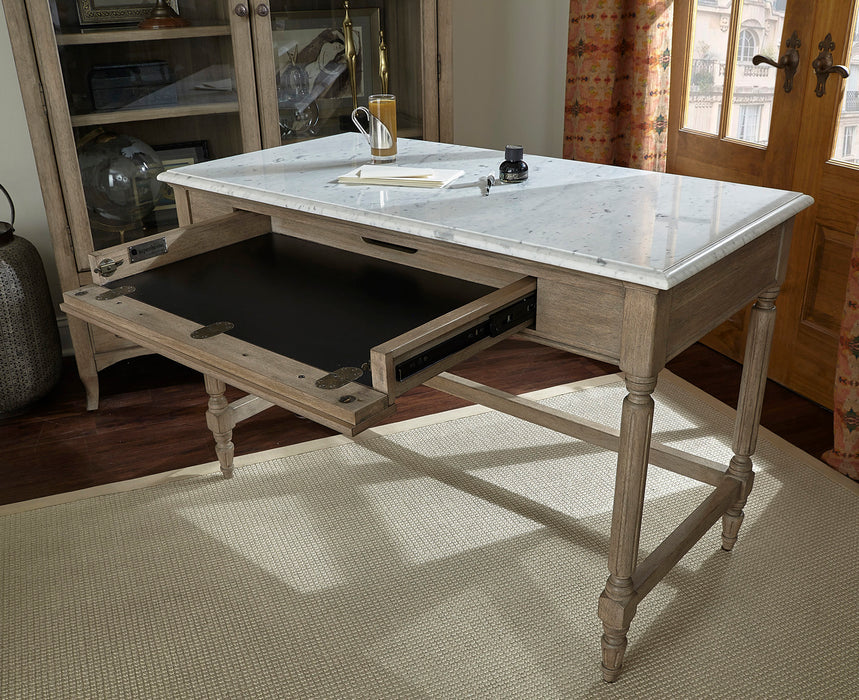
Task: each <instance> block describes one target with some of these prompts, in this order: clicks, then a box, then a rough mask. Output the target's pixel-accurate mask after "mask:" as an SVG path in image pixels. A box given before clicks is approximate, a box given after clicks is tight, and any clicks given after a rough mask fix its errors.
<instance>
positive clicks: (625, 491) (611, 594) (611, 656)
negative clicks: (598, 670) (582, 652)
mask: <svg viewBox="0 0 859 700" xmlns="http://www.w3.org/2000/svg"><path fill="white" fill-rule="evenodd" d="M626 388H627V391H628V392H629V393H628V395H627V396H626V398H625V399H624V400H623V411H622V413H621V422H620V444H619V449H618V455H617V479H616V483H615V489H614V510H613V513H612V521H611V541H610V543H609V558H608V568H609V572H610V575H609V577H608V581H607V582H606V585H605V590H604V591H603V593H602V595H601V596H600V601H599V617H600V619H601V620H602V622H603V636H602V673H603V678H604V679H605V680H606V681H608V682H609V683H611V682H613V681H615V680H617V677H618V676H619V675H620V669H621V666H622V664H623V655H624V652H625V651H626V634H627V632H628V630H629V623H630V622H631V621H632V618H633V617H634V616H635V611H636V604H635V603H633V602H632V596H633V593H634V591H633V587H632V574H633V572H634V571H635V567H636V564H637V561H638V541H639V537H640V535H641V514H642V511H643V509H644V486H645V481H646V479H647V456H648V453H649V451H650V435H651V430H652V427H653V397H652V394H653V390H654V389H655V388H656V377H650V378H646V379H641V378H631V377H627V379H626Z"/></svg>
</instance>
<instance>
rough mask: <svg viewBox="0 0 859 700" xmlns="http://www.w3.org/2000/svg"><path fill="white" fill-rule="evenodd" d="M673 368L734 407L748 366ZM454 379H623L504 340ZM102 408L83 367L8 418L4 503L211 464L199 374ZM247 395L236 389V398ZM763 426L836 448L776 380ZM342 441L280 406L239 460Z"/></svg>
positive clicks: (692, 359) (136, 369)
mask: <svg viewBox="0 0 859 700" xmlns="http://www.w3.org/2000/svg"><path fill="white" fill-rule="evenodd" d="M668 369H670V370H671V371H672V372H674V373H675V374H676V375H678V376H680V377H682V378H683V379H685V380H687V381H689V382H691V383H692V384H695V385H696V386H698V387H700V388H701V389H703V390H704V391H706V392H708V393H710V394H712V395H713V396H715V397H716V398H718V399H719V400H721V401H723V402H725V403H727V404H729V405H731V406H732V407H736V400H737V393H738V390H739V377H740V366H739V365H738V364H737V363H735V362H733V361H732V360H729V359H728V358H726V357H724V356H722V355H720V354H718V353H716V352H715V351H713V350H710V349H709V348H706V347H705V346H703V345H700V344H696V345H693V346H692V347H690V348H689V349H688V350H686V351H685V352H683V353H682V354H681V355H679V356H678V357H676V358H675V359H674V360H672V361H671V362H670V363H669V364H668ZM454 371H455V372H456V373H457V374H461V375H462V376H465V377H468V378H470V379H473V380H475V381H479V382H484V383H487V384H490V385H491V386H494V387H497V388H499V389H502V390H504V391H509V392H512V393H522V392H526V391H532V390H534V389H540V388H543V387H549V386H554V385H556V384H561V383H564V382H571V381H578V380H581V379H587V378H590V377H595V376H600V375H603V374H608V373H612V372H616V371H617V368H616V367H613V366H611V365H607V364H605V363H601V362H596V361H593V360H589V359H586V358H582V357H576V356H573V355H569V354H568V353H564V352H561V351H558V350H553V349H551V348H547V347H543V346H539V345H534V344H532V343H529V342H526V341H521V340H507V341H504V342H503V343H500V344H499V345H497V346H495V347H494V348H491V349H489V350H486V351H484V352H483V353H481V354H480V355H478V356H477V357H475V358H472V359H471V360H468V361H466V362H464V363H462V364H461V365H459V366H458V367H457V368H456V369H455V370H454ZM100 377H101V403H100V408H99V410H98V411H94V412H87V411H86V408H85V401H84V392H83V387H82V386H81V384H80V381H79V379H78V377H77V372H76V370H75V366H74V362H73V361H72V360H66V361H65V365H64V371H63V376H62V379H61V381H60V383H59V385H58V386H57V387H56V389H55V390H54V391H52V392H51V394H49V395H48V396H47V397H46V398H44V399H42V400H41V401H39V402H37V403H36V404H34V405H32V406H30V407H28V408H27V409H25V410H24V411H23V412H21V413H19V414H18V415H14V416H5V417H0V444H2V445H3V448H2V452H0V485H2V487H0V504H4V503H15V502H18V501H22V500H26V499H30V498H36V497H39V496H47V495H51V494H55V493H62V492H65V491H71V490H75V489H81V488H86V487H89V486H96V485H100V484H104V483H110V482H114V481H120V480H124V479H131V478H134V477H139V476H145V475H148V474H155V473H158V472H162V471H167V470H171V469H178V468H181V467H187V466H192V465H195V464H200V463H204V462H210V461H214V459H215V454H214V443H213V441H212V436H211V433H210V432H209V431H208V429H207V428H206V424H205V418H204V412H205V409H206V394H205V391H204V389H203V382H202V377H201V376H200V375H199V374H197V373H196V372H193V371H191V370H188V369H186V368H184V367H181V366H180V365H177V364H175V363H173V362H170V361H169V360H165V359H164V358H161V357H159V356H155V355H151V356H146V357H139V358H135V359H133V360H127V361H125V362H122V363H119V364H117V365H115V366H113V367H110V368H108V369H106V370H104V371H103V372H102V373H101V374H100ZM240 395H241V394H240V392H237V391H235V390H230V392H228V398H230V399H231V400H232V399H234V398H237V397H238V396H240ZM462 405H465V402H463V401H460V400H459V399H455V398H453V397H450V396H448V395H446V394H442V393H439V392H437V391H434V390H432V389H428V388H426V387H418V388H417V389H414V390H412V391H410V392H409V393H408V394H406V395H404V396H403V397H402V398H401V399H400V400H399V401H398V403H397V412H396V414H395V415H394V416H393V417H392V418H390V419H389V422H393V421H400V420H405V419H407V418H413V417H416V416H419V415H425V414H429V413H435V412H438V411H444V410H447V409H450V408H456V407H459V406H462ZM761 423H762V424H763V425H764V426H765V427H767V428H769V429H770V430H772V431H773V432H775V433H776V434H777V435H780V436H781V437H783V438H785V439H786V440H788V441H789V442H791V443H793V444H794V445H796V446H798V447H799V448H801V449H802V450H805V451H806V452H808V453H810V454H812V455H814V456H815V457H819V456H820V454H822V453H823V451H824V450H826V449H828V448H829V447H831V441H832V413H831V412H830V411H828V410H826V409H824V408H822V407H820V406H819V405H817V404H814V403H812V402H810V401H807V400H806V399H803V398H802V397H800V396H798V395H797V394H794V393H793V392H791V391H788V390H787V389H785V388H783V387H781V386H778V385H776V384H774V383H773V382H769V383H768V385H767V391H766V397H765V402H764V410H763V416H762V419H761ZM332 434H333V432H332V431H330V430H329V429H327V428H324V427H322V426H319V425H317V424H315V423H313V422H311V421H308V420H305V419H302V418H299V417H297V416H295V415H294V414H291V413H289V412H287V411H284V410H282V409H280V408H272V409H270V410H268V411H265V412H264V413H262V414H260V415H259V416H256V417H254V418H251V419H249V420H247V421H245V422H243V423H241V424H240V426H239V427H238V429H237V430H236V431H235V434H234V436H233V441H234V442H235V444H236V454H237V455H238V454H247V453H251V452H257V451H259V450H266V449H271V448H274V447H279V446H283V445H288V444H293V443H298V442H303V441H305V440H312V439H315V438H319V437H324V436H327V435H332Z"/></svg>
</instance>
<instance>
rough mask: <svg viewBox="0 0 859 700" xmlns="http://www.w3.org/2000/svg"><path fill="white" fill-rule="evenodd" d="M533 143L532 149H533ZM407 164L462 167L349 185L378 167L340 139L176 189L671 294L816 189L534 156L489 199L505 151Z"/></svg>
mask: <svg viewBox="0 0 859 700" xmlns="http://www.w3.org/2000/svg"><path fill="white" fill-rule="evenodd" d="M526 147H527V144H526ZM398 149H399V155H398V159H397V164H398V165H401V166H421V167H432V168H445V169H461V170H464V171H465V175H464V176H463V177H462V178H460V179H459V180H457V181H456V182H454V183H453V184H452V185H451V186H449V187H448V188H445V189H422V188H408V187H383V186H377V185H345V184H339V183H337V177H338V176H339V175H342V174H344V173H346V172H348V171H349V170H351V169H353V168H355V167H357V166H358V165H361V164H362V163H368V162H369V150H368V146H367V142H366V140H365V139H364V138H363V137H362V136H360V135H358V134H340V135H337V136H331V137H327V138H322V139H316V140H313V141H305V142H301V143H296V144H291V145H286V146H281V147H278V148H272V149H267V150H263V151H256V152H253V153H244V154H241V155H237V156H233V157H231V158H224V159H221V160H214V161H209V162H206V163H199V164H196V165H191V166H187V167H184V168H177V169H174V170H170V171H168V172H166V173H163V174H162V175H160V176H159V177H160V179H162V180H164V181H165V182H169V183H171V184H175V185H181V186H183V187H189V188H194V189H200V190H206V191H210V192H215V193H220V194H225V195H230V196H233V197H238V198H242V199H247V200H251V201H254V202H262V203H266V204H273V205H277V206H281V207H285V208H287V209H297V210H300V211H304V212H311V213H314V214H320V215H323V216H329V217H334V218H339V219H345V220H348V221H354V222H358V223H363V224H368V225H371V226H378V227H381V228H386V229H391V230H395V231H401V232H404V233H409V234H413V235H415V236H421V237H423V238H432V239H437V240H442V241H448V242H453V243H456V244H460V245H463V246H468V247H471V248H476V249H479V250H487V251H492V252H495V253H501V254H504V255H510V256H514V257H517V258H523V259H526V260H532V261H536V262H541V263H548V264H550V265H556V266H558V267H562V268H568V269H573V270H581V271H584V272H589V273H592V274H597V275H600V276H603V277H611V278H615V279H619V280H624V281H629V282H636V283H640V284H644V285H647V286H650V287H654V288H657V289H668V288H670V287H673V286H674V285H676V284H678V283H680V282H682V281H683V280H685V279H687V278H689V277H690V276H692V275H693V274H695V273H696V272H700V271H701V270H702V269H704V268H706V267H707V266H709V265H711V264H712V263H714V262H715V261H716V260H718V259H720V258H722V257H724V256H725V255H727V254H729V253H731V252H733V251H734V250H736V249H738V248H740V247H741V246H743V245H744V244H746V243H748V242H749V241H751V240H753V239H754V238H756V237H757V236H759V235H761V234H763V233H764V232H766V231H767V230H769V229H771V228H772V227H773V226H776V225H777V224H780V223H782V222H783V221H785V220H787V219H789V218H790V217H791V216H793V215H794V214H796V213H797V212H799V211H801V210H802V209H804V208H806V207H807V206H809V205H811V204H812V201H813V200H812V199H811V198H810V197H808V196H806V195H803V194H799V193H796V192H787V191H784V190H774V189H768V188H761V187H751V186H746V185H736V184H730V183H725V182H718V181H713V180H703V179H698V178H691V177H682V176H675V175H666V174H664V173H652V172H647V171H641V170H632V169H627V168H617V167H612V166H607V165H595V164H591V163H582V162H577V161H569V160H563V159H556V158H543V157H537V156H528V154H527V151H526V155H525V160H526V162H527V163H528V165H529V170H530V177H529V179H528V180H527V181H526V182H524V183H522V184H509V185H508V184H504V185H501V184H499V185H496V186H495V187H493V188H492V190H491V192H490V194H489V196H487V197H483V196H481V194H480V190H479V189H478V187H477V186H476V185H475V186H473V187H462V186H461V185H463V184H465V183H468V182H476V180H477V178H478V177H481V176H486V175H489V174H495V175H496V176H497V174H498V166H499V164H500V163H501V161H502V160H504V153H503V151H491V150H485V149H476V148H467V147H463V146H454V145H450V144H440V143H435V142H430V141H417V140H411V139H399V141H398Z"/></svg>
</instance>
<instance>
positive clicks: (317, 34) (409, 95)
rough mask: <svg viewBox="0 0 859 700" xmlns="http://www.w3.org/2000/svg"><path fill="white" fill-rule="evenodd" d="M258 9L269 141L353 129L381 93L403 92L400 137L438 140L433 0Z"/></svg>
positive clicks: (325, 0) (272, 4)
mask: <svg viewBox="0 0 859 700" xmlns="http://www.w3.org/2000/svg"><path fill="white" fill-rule="evenodd" d="M251 11H252V13H253V14H254V42H255V50H256V55H257V81H258V93H259V104H260V120H261V125H262V135H263V146H264V147H271V146H276V145H280V144H282V143H290V142H293V141H297V140H303V139H308V138H315V137H319V136H328V135H331V134H337V133H341V132H343V131H354V130H355V127H354V126H353V124H352V120H351V116H350V115H351V112H352V110H353V109H354V108H355V107H357V106H361V105H363V106H365V107H366V106H367V98H368V97H369V96H370V95H371V94H377V93H393V94H394V95H395V96H396V98H397V132H398V135H399V136H403V137H407V138H425V139H433V140H435V139H438V116H437V110H438V96H437V81H436V73H437V71H438V67H437V61H438V58H437V53H436V26H435V22H436V7H435V2H434V0H433V1H428V0H349V1H348V2H344V0H267V2H265V3H263V4H257V5H252V6H251ZM350 57H353V58H352V59H351V60H350ZM428 71H429V72H428ZM427 75H431V76H432V79H431V80H427V79H426V76H427Z"/></svg>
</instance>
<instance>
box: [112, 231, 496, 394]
mask: <svg viewBox="0 0 859 700" xmlns="http://www.w3.org/2000/svg"><path fill="white" fill-rule="evenodd" d="M106 286H108V287H118V286H132V287H134V288H135V291H134V292H131V293H130V294H129V296H130V297H132V298H133V299H136V300H138V301H142V302H144V303H146V304H148V305H150V306H153V307H156V308H159V309H162V310H164V311H167V312H169V313H172V314H175V315H177V316H181V317H183V318H186V319H188V320H190V321H194V322H195V323H199V324H200V325H201V326H207V325H209V324H211V323H215V322H217V321H230V322H232V323H233V324H235V328H234V329H233V330H231V331H228V334H229V335H232V336H234V337H236V338H239V339H241V340H244V341H246V342H248V343H251V344H253V345H257V346H259V347H262V348H265V349H267V350H270V351H272V352H276V353H278V354H280V355H285V356H286V357H290V358H292V359H294V360H297V361H299V362H302V363H304V364H308V365H311V366H312V367H317V368H319V369H322V370H325V371H328V372H330V371H334V370H336V369H339V368H340V367H361V366H362V365H363V364H364V363H366V362H369V360H370V349H371V348H373V347H375V346H376V345H379V344H380V343H383V342H385V341H387V340H390V339H391V338H395V337H397V336H398V335H401V334H402V333H405V332H406V331H408V330H411V329H412V328H416V327H417V326H420V325H421V324H423V323H426V322H427V321H430V320H432V319H434V318H437V317H438V316H441V315H443V314H445V313H447V312H449V311H452V310H453V309H456V308H458V307H460V306H463V305H464V304H467V303H469V302H471V301H474V300H475V299H479V298H480V297H483V296H486V295H487V294H489V293H490V292H492V291H493V289H494V288H493V287H487V286H485V285H482V284H477V283H474V282H468V281H465V280H461V279H457V278H455V277H449V276H447V275H441V274H437V273H434V272H427V271H424V270H419V269H416V268H410V267H405V266H403V265H398V264H396V263H392V262H388V261H385V260H378V259H375V258H371V257H368V256H366V255H360V254H358V253H351V252H348V251H343V250H339V249H337V248H331V247H329V246H324V245H320V244H318V243H312V242H308V241H303V240H300V239H297V238H291V237H289V236H284V235H279V234H274V233H270V234H266V235H263V236H258V237H256V238H252V239H250V240H247V241H243V242H241V243H235V244H233V245H229V246H226V247H224V248H220V249H218V250H214V251H211V252H208V253H203V254H201V255H197V256H195V257H191V258H187V259H185V260H180V261H178V262H175V263H171V264H169V265H165V266H163V267H159V268H154V269H151V270H147V271H145V272H141V273H138V274H136V275H132V276H130V277H127V278H125V279H122V280H117V281H115V282H111V283H109V284H107V285H106ZM199 342H205V340H203V341H199ZM358 381H360V382H362V383H364V384H367V385H370V384H371V383H372V382H371V377H370V373H369V372H365V373H364V376H363V377H362V378H361V379H359V380H358Z"/></svg>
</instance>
